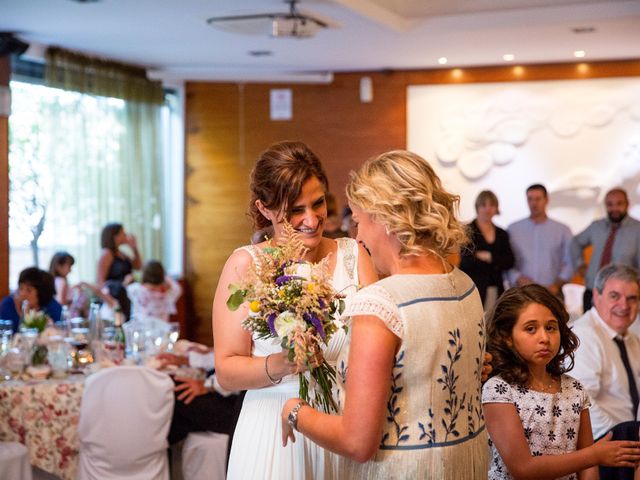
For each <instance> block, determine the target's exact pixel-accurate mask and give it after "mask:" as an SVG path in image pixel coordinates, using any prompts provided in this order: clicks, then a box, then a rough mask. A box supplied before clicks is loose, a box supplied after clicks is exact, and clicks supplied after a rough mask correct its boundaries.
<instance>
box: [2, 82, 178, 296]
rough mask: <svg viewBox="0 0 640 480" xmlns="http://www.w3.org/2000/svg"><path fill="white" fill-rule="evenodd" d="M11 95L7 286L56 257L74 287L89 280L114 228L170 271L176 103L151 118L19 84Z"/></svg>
mask: <svg viewBox="0 0 640 480" xmlns="http://www.w3.org/2000/svg"><path fill="white" fill-rule="evenodd" d="M10 88H11V93H12V113H11V116H10V118H9V182H10V192H9V197H10V200H9V243H10V253H9V257H10V279H9V286H10V288H11V289H13V288H15V287H16V286H17V277H18V275H19V272H20V271H21V270H22V269H23V268H25V267H28V266H31V265H35V264H37V265H38V266H39V267H40V268H43V269H45V270H47V269H48V267H49V261H50V258H51V256H52V254H53V253H54V252H55V251H58V250H67V251H68V252H69V253H71V254H72V255H73V256H74V257H75V259H76V264H75V266H74V270H73V272H72V275H71V277H70V281H71V283H72V284H73V283H74V282H76V281H78V280H80V279H82V280H85V281H90V282H93V281H94V280H95V272H96V261H97V258H98V255H99V253H100V231H101V229H102V226H103V225H104V224H106V223H107V222H111V221H117V222H121V223H123V224H124V225H125V228H126V229H127V230H128V231H130V232H131V233H134V234H135V235H136V236H137V237H138V243H139V248H140V251H141V254H142V256H143V258H144V259H151V258H155V259H160V260H162V261H163V263H165V266H167V269H168V270H169V271H172V272H174V273H175V272H176V267H177V268H178V269H179V268H180V265H179V263H178V262H177V261H176V260H175V259H176V258H181V248H182V245H181V236H180V237H176V236H175V235H169V232H173V231H174V230H175V229H174V228H169V227H168V225H169V224H168V220H167V219H170V220H169V221H171V222H173V223H174V224H178V228H179V229H180V231H182V228H181V225H182V217H181V214H182V205H181V198H182V185H181V184H180V185H176V183H175V182H176V177H175V176H174V175H173V174H172V173H171V172H167V170H168V169H169V170H173V171H175V170H177V171H178V172H180V175H179V177H178V179H177V180H178V181H181V178H182V176H181V172H182V167H181V165H182V158H180V157H179V155H176V152H177V151H180V149H178V148H176V139H175V135H176V132H177V131H178V129H177V128H176V125H175V124H176V122H177V116H178V115H179V112H177V109H176V105H177V101H176V99H175V96H170V97H169V98H170V101H168V102H167V103H166V104H165V106H163V107H162V108H160V109H159V112H155V111H154V110H151V107H149V109H145V107H144V106H142V108H140V106H139V105H138V106H136V107H137V108H132V107H131V105H128V104H127V102H125V101H124V100H120V99H116V98H107V97H100V96H93V95H87V94H80V93H77V92H71V91H66V90H60V89H55V88H49V87H46V86H43V85H37V84H33V83H26V82H22V81H12V82H11V84H10ZM132 119H133V121H135V122H137V123H135V124H132V123H131V122H132ZM154 122H157V125H158V128H157V129H156V130H150V129H149V130H147V128H148V124H150V123H154ZM156 131H157V132H159V133H158V134H156V133H155V132H156ZM157 137H161V138H157ZM165 173H169V174H168V175H165ZM165 178H166V179H172V181H171V183H168V182H167V181H165ZM168 188H170V190H171V191H170V192H168V194H166V192H167V189H168ZM168 243H171V245H169V244H168Z"/></svg>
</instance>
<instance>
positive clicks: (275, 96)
mask: <svg viewBox="0 0 640 480" xmlns="http://www.w3.org/2000/svg"><path fill="white" fill-rule="evenodd" d="M270 111H271V120H291V119H292V118H293V93H292V92H291V89H290V88H274V89H271V93H270Z"/></svg>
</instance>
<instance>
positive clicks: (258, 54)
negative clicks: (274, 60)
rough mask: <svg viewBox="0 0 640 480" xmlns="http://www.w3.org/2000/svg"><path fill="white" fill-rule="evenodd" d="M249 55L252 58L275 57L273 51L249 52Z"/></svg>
mask: <svg viewBox="0 0 640 480" xmlns="http://www.w3.org/2000/svg"><path fill="white" fill-rule="evenodd" d="M249 55H251V56H252V57H268V56H270V55H273V52H272V51H271V50H249Z"/></svg>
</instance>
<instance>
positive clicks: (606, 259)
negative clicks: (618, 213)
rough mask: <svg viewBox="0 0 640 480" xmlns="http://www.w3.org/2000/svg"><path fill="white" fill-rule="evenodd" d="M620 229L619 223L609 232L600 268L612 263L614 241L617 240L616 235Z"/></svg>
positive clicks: (612, 225)
mask: <svg viewBox="0 0 640 480" xmlns="http://www.w3.org/2000/svg"><path fill="white" fill-rule="evenodd" d="M619 228H620V224H619V223H612V224H611V230H609V236H608V237H607V241H606V242H605V244H604V250H602V257H600V268H602V267H604V266H605V265H609V264H610V263H611V253H612V252H613V241H614V240H615V239H616V233H618V229H619Z"/></svg>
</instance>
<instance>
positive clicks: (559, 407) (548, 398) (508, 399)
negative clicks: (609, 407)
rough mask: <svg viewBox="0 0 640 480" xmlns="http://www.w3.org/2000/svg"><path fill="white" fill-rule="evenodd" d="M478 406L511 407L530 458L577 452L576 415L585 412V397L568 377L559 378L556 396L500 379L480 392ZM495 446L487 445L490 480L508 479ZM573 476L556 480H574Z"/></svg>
mask: <svg viewBox="0 0 640 480" xmlns="http://www.w3.org/2000/svg"><path fill="white" fill-rule="evenodd" d="M482 403H512V404H514V405H515V407H516V410H517V412H518V415H520V419H521V420H522V427H523V428H524V435H525V437H526V438H527V443H528V444H529V449H530V450H531V455H559V454H562V453H568V452H573V451H575V450H576V449H577V448H578V430H579V427H580V414H581V413H582V410H584V409H586V408H589V407H590V406H591V402H590V400H589V395H588V394H587V392H586V390H585V389H584V388H583V386H582V384H581V383H580V382H579V381H577V380H575V379H574V378H572V377H570V376H568V375H562V377H561V378H560V392H558V393H547V392H538V391H535V390H530V389H528V388H527V387H524V386H522V385H511V384H509V383H507V382H505V381H504V380H503V379H502V378H501V377H500V375H496V376H495V377H492V378H490V379H489V380H488V381H487V383H485V384H484V387H483V388H482ZM511 478H512V477H511V475H510V474H509V472H508V470H507V467H506V466H505V464H504V462H503V461H502V458H501V457H500V454H499V453H498V451H497V450H496V447H495V445H493V444H491V466H490V468H489V479H490V480H509V479H511ZM577 478H578V476H577V475H576V474H575V473H573V474H571V475H566V476H564V477H561V478H560V479H559V480H575V479H577Z"/></svg>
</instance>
